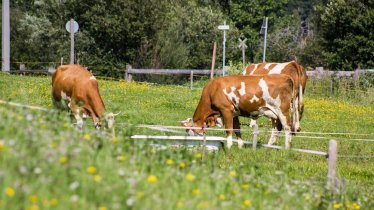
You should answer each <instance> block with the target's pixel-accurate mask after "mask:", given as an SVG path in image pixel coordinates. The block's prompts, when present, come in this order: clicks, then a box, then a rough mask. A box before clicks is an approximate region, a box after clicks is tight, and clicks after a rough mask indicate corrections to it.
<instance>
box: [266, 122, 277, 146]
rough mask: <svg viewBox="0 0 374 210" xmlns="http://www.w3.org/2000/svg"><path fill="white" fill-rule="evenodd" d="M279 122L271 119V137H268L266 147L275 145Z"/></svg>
mask: <svg viewBox="0 0 374 210" xmlns="http://www.w3.org/2000/svg"><path fill="white" fill-rule="evenodd" d="M279 123H280V122H279V121H276V120H275V119H271V125H272V129H271V136H270V139H269V142H268V145H269V146H270V145H273V144H274V143H275V141H276V140H277V136H278V134H279V129H278V128H279Z"/></svg>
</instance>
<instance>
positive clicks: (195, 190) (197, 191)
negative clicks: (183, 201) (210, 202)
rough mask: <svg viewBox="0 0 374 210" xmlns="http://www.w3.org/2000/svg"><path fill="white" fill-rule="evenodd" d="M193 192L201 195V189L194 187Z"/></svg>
mask: <svg viewBox="0 0 374 210" xmlns="http://www.w3.org/2000/svg"><path fill="white" fill-rule="evenodd" d="M192 194H194V195H199V194H200V190H199V189H193V190H192Z"/></svg>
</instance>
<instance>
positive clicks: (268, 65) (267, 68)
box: [264, 63, 274, 70]
mask: <svg viewBox="0 0 374 210" xmlns="http://www.w3.org/2000/svg"><path fill="white" fill-rule="evenodd" d="M272 64H274V63H267V64H265V67H264V69H265V70H269V67H270V66H271V65H272Z"/></svg>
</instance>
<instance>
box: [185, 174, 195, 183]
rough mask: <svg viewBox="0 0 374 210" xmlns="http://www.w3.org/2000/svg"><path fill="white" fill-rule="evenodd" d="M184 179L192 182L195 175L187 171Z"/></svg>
mask: <svg viewBox="0 0 374 210" xmlns="http://www.w3.org/2000/svg"><path fill="white" fill-rule="evenodd" d="M186 179H187V181H190V182H193V181H194V180H195V176H194V175H192V174H190V173H188V174H187V175H186Z"/></svg>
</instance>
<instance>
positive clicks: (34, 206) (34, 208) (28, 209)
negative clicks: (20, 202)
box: [27, 205, 39, 210]
mask: <svg viewBox="0 0 374 210" xmlns="http://www.w3.org/2000/svg"><path fill="white" fill-rule="evenodd" d="M27 210H39V206H38V205H32V206H30V207H29V208H27Z"/></svg>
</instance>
